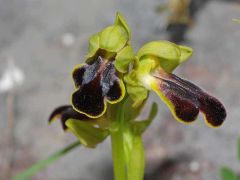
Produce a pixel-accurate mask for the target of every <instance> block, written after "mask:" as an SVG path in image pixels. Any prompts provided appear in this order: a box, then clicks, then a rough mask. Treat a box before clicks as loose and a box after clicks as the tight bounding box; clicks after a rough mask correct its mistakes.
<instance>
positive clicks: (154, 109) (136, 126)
mask: <svg viewBox="0 0 240 180" xmlns="http://www.w3.org/2000/svg"><path fill="white" fill-rule="evenodd" d="M157 113H158V105H157V103H153V104H152V106H151V110H150V113H149V115H148V118H147V119H145V120H141V121H133V122H132V124H131V126H132V129H133V132H134V134H140V135H141V134H143V133H144V132H145V130H146V129H147V128H148V127H149V125H150V124H151V122H152V121H153V119H154V118H155V117H156V115H157Z"/></svg>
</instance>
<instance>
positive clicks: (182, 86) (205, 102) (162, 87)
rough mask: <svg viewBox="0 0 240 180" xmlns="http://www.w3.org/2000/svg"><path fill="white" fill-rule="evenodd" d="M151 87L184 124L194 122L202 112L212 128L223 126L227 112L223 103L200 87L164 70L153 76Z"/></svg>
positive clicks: (159, 70) (157, 71)
mask: <svg viewBox="0 0 240 180" xmlns="http://www.w3.org/2000/svg"><path fill="white" fill-rule="evenodd" d="M152 77H153V80H152V83H151V87H152V88H153V90H154V91H155V92H156V93H157V94H158V95H159V96H160V98H161V99H162V100H163V101H164V102H165V103H166V104H167V105H168V107H169V108H170V110H171V112H172V114H173V116H174V117H175V118H176V119H177V120H179V121H180V122H183V123H190V122H193V121H194V120H195V119H196V118H197V116H198V114H199V111H201V112H202V113H203V114H204V118H205V121H206V123H207V125H209V126H210V127H218V126H220V125H222V123H223V122H224V120H225V118H226V110H225V108H224V106H223V105H222V103H221V102H220V101H219V100H217V99H216V98H215V97H212V96H210V95H209V94H207V93H206V92H204V91H203V90H202V89H200V88H199V87H198V86H196V85H194V84H193V83H191V82H188V81H186V80H184V79H181V78H179V77H177V76H176V75H174V74H172V73H168V72H165V71H164V70H162V69H158V70H156V71H155V72H154V73H153V74H152Z"/></svg>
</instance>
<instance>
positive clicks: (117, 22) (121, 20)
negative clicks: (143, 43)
mask: <svg viewBox="0 0 240 180" xmlns="http://www.w3.org/2000/svg"><path fill="white" fill-rule="evenodd" d="M114 24H115V25H119V26H122V27H123V28H124V29H125V31H126V32H127V33H128V37H129V38H130V36H131V31H130V28H129V26H128V24H127V21H126V20H125V19H124V17H123V16H122V15H121V13H120V12H117V14H116V19H115V23H114Z"/></svg>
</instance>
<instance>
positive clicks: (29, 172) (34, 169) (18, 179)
mask: <svg viewBox="0 0 240 180" xmlns="http://www.w3.org/2000/svg"><path fill="white" fill-rule="evenodd" d="M79 145H81V144H80V142H79V141H77V142H74V143H72V144H70V145H68V146H66V147H64V148H63V149H61V150H59V151H57V152H55V153H54V154H52V155H51V156H49V157H48V158H46V159H44V160H41V161H39V162H37V163H36V164H34V165H32V166H31V167H30V168H28V169H26V170H25V171H23V172H21V173H19V174H17V175H16V176H14V177H13V178H12V180H27V179H29V178H30V177H31V176H33V175H34V174H36V173H38V172H39V171H41V170H43V169H44V168H46V167H47V166H49V165H50V164H51V163H53V162H55V161H57V160H58V159H60V158H61V157H63V156H64V155H66V154H67V153H69V152H70V151H72V150H73V149H75V148H76V147H78V146H79Z"/></svg>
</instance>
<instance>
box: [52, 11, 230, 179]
mask: <svg viewBox="0 0 240 180" xmlns="http://www.w3.org/2000/svg"><path fill="white" fill-rule="evenodd" d="M191 55H192V49H191V48H189V47H186V46H180V45H176V44H173V43H171V42H168V41H153V42H150V43H147V44H145V45H144V46H143V47H142V48H140V50H139V51H138V52H137V53H136V54H134V53H133V48H132V46H131V44H130V29H129V27H128V25H127V22H126V21H125V20H124V18H123V17H122V16H121V15H120V14H119V13H117V16H116V20H115V23H114V25H112V26H108V27H106V28H104V29H103V30H102V31H100V32H99V33H96V34H95V35H93V36H92V37H91V38H90V41H89V48H88V53H87V55H86V58H85V63H83V64H78V65H76V66H75V67H74V69H73V71H72V78H73V82H74V85H75V90H74V91H73V93H72V95H71V105H64V106H60V107H59V108H57V109H55V110H54V111H53V113H52V114H51V116H50V118H49V122H52V121H53V120H55V119H60V121H61V123H62V127H63V129H64V130H65V131H70V132H72V133H73V134H74V135H75V136H76V137H77V138H78V139H79V141H80V142H81V143H82V144H83V145H85V146H87V147H90V148H93V147H96V145H97V144H98V143H101V142H102V141H104V140H105V139H106V137H108V136H111V140H112V141H111V142H112V155H113V165H114V175H115V178H116V180H125V179H126V178H127V179H128V180H141V179H142V178H143V174H144V149H143V144H142V134H143V132H144V131H145V130H146V129H147V127H148V126H149V125H150V124H151V122H152V120H153V119H154V117H155V116H156V114H157V104H156V103H153V105H152V107H151V110H150V113H149V115H148V118H146V119H144V120H139V119H138V118H139V117H138V115H139V114H140V112H141V109H142V108H143V107H144V105H145V102H146V100H147V98H148V95H149V91H150V90H153V91H154V92H155V93H156V94H157V95H158V96H159V97H160V99H161V100H163V102H164V103H166V104H167V106H168V107H169V108H170V110H171V112H172V114H173V116H174V117H175V119H177V120H178V121H180V122H183V123H186V124H188V123H190V122H193V121H194V120H195V119H196V118H197V116H198V114H199V112H200V111H201V112H202V113H203V114H204V117H205V119H206V122H207V124H208V125H210V126H211V127H218V126H220V125H221V124H222V123H223V121H224V120H225V118H226V111H225V109H224V107H223V105H222V104H221V103H220V101H218V100H217V99H216V98H214V97H212V96H210V95H208V94H207V93H206V92H205V91H203V90H202V89H200V88H199V87H197V86H196V85H194V84H192V83H190V82H188V81H186V80H183V79H181V78H179V77H177V76H176V75H174V74H172V71H173V70H174V69H175V68H176V67H177V66H178V65H180V64H181V63H183V62H185V61H186V60H187V59H188V58H189V57H190V56H191Z"/></svg>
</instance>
